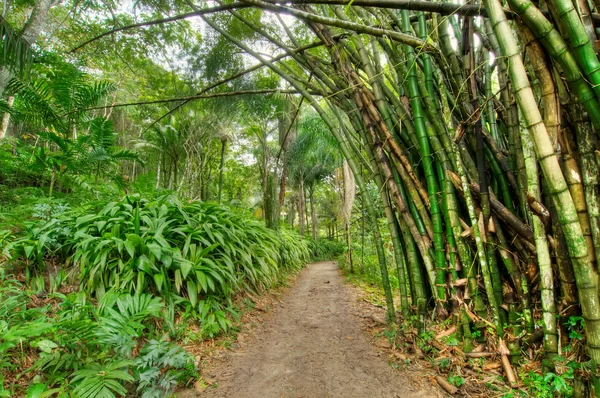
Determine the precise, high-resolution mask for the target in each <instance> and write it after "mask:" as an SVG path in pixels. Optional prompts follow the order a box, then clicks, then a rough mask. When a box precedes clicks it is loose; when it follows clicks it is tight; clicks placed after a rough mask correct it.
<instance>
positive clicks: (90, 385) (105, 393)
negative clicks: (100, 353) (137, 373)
mask: <svg viewBox="0 0 600 398" xmlns="http://www.w3.org/2000/svg"><path fill="white" fill-rule="evenodd" d="M132 365H134V362H133V361H115V362H109V363H105V364H99V363H92V364H89V365H88V366H86V367H85V368H83V369H81V370H79V371H77V372H75V373H74V376H75V377H73V379H72V380H71V383H72V384H75V385H76V386H77V387H75V389H74V390H73V393H74V395H75V397H77V398H114V397H116V396H117V395H118V396H122V397H123V396H125V395H126V394H127V388H125V386H123V382H132V381H133V380H134V378H133V376H132V375H130V374H129V372H128V369H129V367H130V366H132Z"/></svg>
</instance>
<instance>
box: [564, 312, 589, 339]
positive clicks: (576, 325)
mask: <svg viewBox="0 0 600 398" xmlns="http://www.w3.org/2000/svg"><path fill="white" fill-rule="evenodd" d="M565 326H566V327H567V330H568V331H569V338H571V339H577V340H581V339H583V330H584V328H585V320H584V319H583V317H581V316H570V317H569V319H568V320H567V322H565Z"/></svg>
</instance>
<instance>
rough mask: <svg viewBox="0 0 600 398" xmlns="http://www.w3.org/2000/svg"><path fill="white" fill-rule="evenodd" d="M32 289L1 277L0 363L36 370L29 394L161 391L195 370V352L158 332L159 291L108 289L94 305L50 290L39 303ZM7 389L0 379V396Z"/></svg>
mask: <svg viewBox="0 0 600 398" xmlns="http://www.w3.org/2000/svg"><path fill="white" fill-rule="evenodd" d="M31 296H33V295H30V294H28V292H27V291H26V290H25V288H24V286H22V285H21V284H20V283H19V282H17V281H15V280H11V279H4V278H2V279H0V303H2V304H0V319H1V321H0V332H1V333H0V358H11V360H10V361H6V360H3V361H0V370H1V371H2V372H3V373H4V372H11V373H15V372H19V371H20V372H21V374H25V373H27V376H28V377H27V378H26V379H27V380H31V378H32V377H33V376H35V377H34V378H33V380H34V381H33V383H32V384H31V385H30V386H29V390H28V394H27V396H40V395H36V392H40V393H41V392H47V394H48V395H44V396H55V395H57V396H64V397H66V396H75V397H89V398H95V397H115V396H124V395H125V394H127V393H133V392H134V391H136V390H137V391H140V392H143V394H142V396H143V397H165V396H168V395H169V394H171V393H173V392H174V390H175V388H176V387H177V386H178V385H181V384H187V383H188V382H189V381H190V380H191V379H194V378H197V376H198V375H197V373H196V369H195V366H194V362H193V358H192V356H191V355H190V354H188V353H186V352H185V351H184V350H183V349H182V348H181V347H179V346H177V345H176V344H174V343H170V342H167V341H165V339H164V338H163V337H159V336H162V330H161V327H160V325H161V323H162V322H163V319H162V314H163V312H164V310H165V303H164V301H163V300H161V299H160V298H156V297H152V296H151V295H148V294H133V295H130V294H119V293H116V292H112V293H109V294H106V295H105V296H104V297H103V299H102V300H101V301H100V302H99V303H98V305H92V304H91V303H90V302H89V301H88V300H87V298H86V295H85V293H83V292H79V293H72V294H70V295H68V296H67V295H62V294H55V295H53V296H52V297H51V298H50V300H51V302H52V303H54V305H53V306H50V305H47V306H42V307H36V306H35V303H34V302H33V300H31V299H30V297H31ZM31 359H33V360H34V361H35V362H34V364H33V366H31V367H29V365H27V363H29V361H30V360H31ZM15 392H16V391H13V393H15ZM10 393H11V392H10V391H8V390H4V386H2V385H0V396H11V395H10ZM3 394H4V395H3ZM24 395H25V394H23V395H22V396H24Z"/></svg>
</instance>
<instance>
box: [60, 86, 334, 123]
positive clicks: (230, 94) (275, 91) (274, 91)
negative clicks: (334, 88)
mask: <svg viewBox="0 0 600 398" xmlns="http://www.w3.org/2000/svg"><path fill="white" fill-rule="evenodd" d="M260 94H300V93H299V92H298V91H297V90H280V89H264V90H242V91H230V92H225V93H213V94H200V95H189V96H187V97H175V98H164V99H157V100H150V101H138V102H125V103H121V104H112V105H106V106H94V107H91V108H84V109H75V110H73V111H70V112H66V113H63V114H62V115H60V117H64V116H67V115H70V114H73V113H77V112H84V111H95V110H99V109H107V108H111V109H112V108H122V107H126V106H139V105H152V104H164V103H167V102H177V101H185V102H189V101H196V100H201V99H209V98H220V97H235V96H238V95H260ZM311 94H312V95H323V94H322V93H317V92H311Z"/></svg>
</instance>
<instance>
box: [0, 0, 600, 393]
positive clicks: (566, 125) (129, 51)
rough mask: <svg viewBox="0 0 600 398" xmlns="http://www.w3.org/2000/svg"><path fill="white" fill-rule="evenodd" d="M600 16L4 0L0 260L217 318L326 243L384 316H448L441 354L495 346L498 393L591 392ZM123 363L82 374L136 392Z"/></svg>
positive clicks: (449, 7) (44, 280)
mask: <svg viewBox="0 0 600 398" xmlns="http://www.w3.org/2000/svg"><path fill="white" fill-rule="evenodd" d="M599 11H600V3H599V2H598V1H596V0H572V1H570V0H549V1H548V2H530V1H527V0H507V1H505V2H502V1H499V0H480V1H477V0H474V1H471V2H466V3H465V4H454V3H451V2H448V1H442V2H432V1H427V0H425V1H407V0H373V1H371V0H368V1H367V0H353V1H348V2H345V1H341V0H340V1H338V0H292V1H290V2H287V3H281V2H275V1H263V0H242V1H240V2H220V1H217V2H216V3H215V4H208V3H204V2H194V1H183V2H178V1H171V0H169V1H164V2H153V1H148V0H141V1H138V2H133V3H131V4H121V3H118V2H111V1H109V2H108V3H106V4H104V3H103V4H99V3H97V2H94V1H89V2H83V3H81V2H75V1H61V2H57V1H52V0H28V1H24V0H23V1H22V0H15V1H10V2H6V3H5V4H4V7H3V8H2V10H1V12H0V93H1V98H0V114H1V123H0V228H1V229H2V232H0V242H1V245H2V250H3V258H2V267H3V269H4V273H5V275H6V278H7V280H17V281H18V282H19V283H21V287H20V288H19V289H21V290H27V289H29V290H30V291H32V292H34V294H35V295H42V296H44V297H45V295H48V294H50V293H51V294H55V293H57V292H60V288H59V286H63V285H64V282H65V281H70V282H69V283H70V285H71V286H76V290H78V291H81V292H83V293H84V294H85V295H86V298H87V300H89V301H90V302H91V303H92V304H91V305H92V306H93V307H94V308H96V307H97V306H98V305H100V303H101V301H102V300H104V299H105V297H107V296H108V297H111V295H112V292H113V291H118V293H119V294H127V295H130V296H132V297H136V295H139V296H140V297H142V295H149V296H144V297H153V298H160V300H162V302H163V303H164V312H165V313H166V314H167V315H166V316H165V317H163V318H161V319H162V321H161V322H163V326H164V327H166V328H167V329H170V330H176V329H177V327H176V326H177V324H178V321H180V320H181V317H183V318H185V319H188V318H189V319H194V320H195V321H197V322H199V323H200V324H202V325H204V326H203V327H202V334H203V335H205V336H208V337H210V336H211V335H215V334H216V333H219V331H222V330H225V329H228V328H229V327H230V325H229V323H228V319H229V318H228V316H229V315H228V314H231V313H232V308H231V305H230V302H231V300H232V297H234V296H235V295H236V294H242V293H243V292H255V291H257V290H260V289H264V288H265V287H268V286H270V285H272V284H273V283H275V282H276V280H277V278H278V275H279V274H280V273H281V272H285V271H287V270H292V269H296V268H297V267H298V266H299V265H300V264H301V263H302V262H304V261H306V258H307V253H311V254H312V255H313V256H315V257H316V258H325V257H327V256H329V257H332V258H333V257H337V258H340V259H341V261H342V263H343V265H344V266H345V267H347V269H348V271H349V272H350V273H352V274H358V275H359V277H360V278H364V279H365V280H368V281H369V283H374V284H379V285H380V286H381V288H382V290H383V293H384V295H383V297H384V301H385V308H386V310H387V324H388V325H389V328H390V331H388V333H390V334H398V335H401V334H402V333H403V332H402V331H406V330H410V331H411V333H412V331H413V330H416V332H417V337H418V339H417V340H414V341H415V343H414V344H415V345H418V344H421V345H422V346H423V347H425V346H426V345H427V344H429V343H431V342H435V340H432V339H430V338H429V337H430V335H431V333H433V331H434V330H435V331H436V333H437V332H438V330H439V329H440V328H442V327H443V328H446V329H448V330H450V329H451V328H452V327H454V328H455V329H456V330H455V331H454V332H453V333H451V337H450V339H451V341H452V342H453V343H457V344H452V347H454V351H453V352H454V354H455V356H463V354H464V357H465V358H470V357H469V355H475V354H477V352H478V351H480V352H483V353H486V355H488V354H489V355H496V356H497V357H498V358H500V359H502V362H501V370H499V371H498V373H500V374H501V375H502V378H503V379H502V381H501V383H504V384H505V385H506V386H509V387H510V388H512V389H514V390H513V391H512V393H513V394H520V393H521V390H523V391H526V390H529V391H530V392H531V394H539V395H548V394H561V395H570V394H571V395H574V396H585V395H594V396H599V395H600V295H599V294H598V291H599V288H598V280H599V279H598V273H599V269H600V180H599V178H598V176H599V175H600V159H599V156H598V154H599V153H600V152H599V151H600V140H599V139H598V138H599V137H598V131H600V72H599V71H600V60H599V58H598V54H597V51H596V50H597V48H596V43H597V42H598V34H599V31H598V28H599V26H598V24H599V21H600V15H599V14H598V12H599ZM223 206H224V207H223ZM295 231H297V232H298V234H299V235H300V237H298V236H297V235H295V234H296V232H295ZM305 236H310V238H311V241H312V243H310V244H309V245H308V246H307V244H306V243H305V241H304V237H305ZM341 251H343V252H344V253H343V255H342V256H340V254H341V253H340V252H341ZM10 284H11V286H13V285H14V283H13V282H11V283H10ZM63 294H66V293H63ZM58 307H60V306H58ZM34 308H38V307H35V306H34V307H31V308H29V307H26V308H25V309H24V311H25V310H27V311H28V310H30V309H31V310H34ZM98 308H99V307H98ZM27 311H25V312H27ZM36 311H38V310H35V311H33V312H31V316H32V318H33V319H34V320H35V319H36V318H40V319H41V318H44V316H45V315H44V313H43V312H39V311H38V312H36ZM89 311H92V310H91V309H90V310H89ZM94 311H95V310H94ZM98 311H101V310H100V309H98ZM98 314H100V312H99V313H98ZM231 315H233V314H231ZM7 316H8V315H7ZM23 316H25V317H27V316H29V315H27V314H24V315H23ZM98 316H99V315H98ZM103 316H104V315H103ZM52 319H56V316H55V315H52ZM5 322H8V320H5ZM11 322H12V321H11ZM15 330H16V329H15ZM135 333H138V332H135ZM171 333H173V332H171ZM440 333H441V332H440ZM142 334H143V335H146V334H147V332H146V331H144V332H143V333H142ZM421 335H423V336H425V337H423V338H422V337H420V336H421ZM427 336H429V337H427ZM149 337H150V338H149V339H148V341H150V340H151V339H154V340H156V341H157V342H161V341H162V340H161V338H160V336H158V335H156V336H149ZM47 340H49V341H53V340H52V339H47ZM55 343H56V342H55ZM10 344H14V342H13V343H10ZM10 344H9V345H10ZM56 344H58V343H56ZM128 344H129V345H130V343H128ZM42 346H43V347H44V349H45V350H46V351H50V352H45V351H43V350H42V352H43V353H44V354H52V353H53V352H54V351H53V350H55V349H56V348H49V346H48V345H42ZM18 348H19V347H18V345H17V346H11V348H10V350H16V349H18ZM140 349H141V347H140ZM419 349H420V350H421V351H427V353H429V351H428V350H424V349H422V348H419ZM457 350H460V351H457ZM474 350H475V352H473V351H474ZM11 352H12V351H11ZM140 352H141V351H140ZM144 352H145V351H144ZM457 353H458V354H457ZM111 355H112V354H111ZM478 355H483V354H478ZM122 359H123V361H126V360H129V359H128V358H125V357H124V358H122ZM484 361H485V360H482V362H484ZM125 363H126V362H120V360H119V361H116V362H114V364H112V365H114V367H110V368H107V372H106V374H111V375H113V376H114V377H111V378H107V380H109V382H108V383H109V384H107V385H104V384H94V386H95V387H93V388H97V389H98V391H105V388H106V390H110V391H112V392H111V394H120V393H121V392H122V391H123V390H120V389H119V388H120V387H118V385H119V386H126V387H125V388H127V391H131V388H130V386H129V385H128V383H135V382H136V379H135V377H137V376H136V375H135V371H133V370H131V369H130V368H128V369H129V370H128V371H126V372H125V373H126V374H127V376H126V375H125V373H123V369H125V368H126V365H124V364H125ZM97 364H100V365H102V366H104V365H107V366H108V365H110V366H112V365H111V364H108V363H104V362H102V363H100V362H98V363H97ZM445 365H446V362H444V366H442V368H444V372H445V373H444V376H446V377H445V379H446V382H447V383H449V384H450V385H453V386H454V387H456V388H463V389H464V388H466V387H465V385H466V383H462V382H461V378H464V376H463V375H461V374H458V373H457V372H456V371H455V370H448V369H446V368H447V366H445ZM94 366H95V365H94ZM482 366H483V365H482ZM44 369H45V368H44ZM94 369H95V368H94ZM77 371H80V369H77ZM44 372H45V370H44ZM90 374H91V373H86V372H84V373H79V375H80V377H78V378H73V379H71V378H69V380H70V381H67V382H66V383H67V385H70V384H69V383H70V382H72V383H73V386H74V388H75V386H76V385H80V384H82V383H84V382H85V381H86V379H87V378H89V375H90ZM69 377H71V376H69ZM132 377H133V379H130V378H132ZM44 382H45V381H44ZM499 383H500V382H499ZM167 384H168V383H167ZM458 384H460V386H458ZM491 384H497V383H491ZM4 385H5V387H6V386H8V384H7V383H6V382H5V383H4ZM55 385H57V386H59V385H61V386H62V384H61V383H58V382H56V383H55ZM545 385H550V386H552V387H551V388H549V389H545V387H544V386H545ZM163 387H165V386H163ZM56 388H62V387H56ZM90 388H91V387H90ZM161 388H162V387H161ZM165 388H166V387H165ZM490 388H492V387H490ZM519 389H521V390H519ZM507 394H508V393H507ZM524 394H526V392H524Z"/></svg>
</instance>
